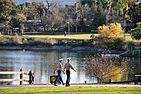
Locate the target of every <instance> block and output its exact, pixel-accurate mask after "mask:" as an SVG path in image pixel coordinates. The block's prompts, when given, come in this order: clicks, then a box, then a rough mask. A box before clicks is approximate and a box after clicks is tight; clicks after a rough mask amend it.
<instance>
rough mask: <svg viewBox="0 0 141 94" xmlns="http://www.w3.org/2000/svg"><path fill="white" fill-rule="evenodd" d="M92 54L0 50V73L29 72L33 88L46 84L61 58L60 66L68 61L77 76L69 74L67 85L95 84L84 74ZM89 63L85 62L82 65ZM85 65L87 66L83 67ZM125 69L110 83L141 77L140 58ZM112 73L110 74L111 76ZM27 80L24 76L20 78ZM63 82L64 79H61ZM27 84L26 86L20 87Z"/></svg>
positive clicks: (93, 78) (5, 76)
mask: <svg viewBox="0 0 141 94" xmlns="http://www.w3.org/2000/svg"><path fill="white" fill-rule="evenodd" d="M94 55H95V53H94V52H92V51H62V50H61V51H56V50H52V51H26V50H12V51H10V50H9V51H6V50H0V71H19V70H20V69H21V68H22V69H23V70H25V71H30V70H32V71H33V72H34V75H35V82H34V83H35V84H49V83H50V79H49V78H50V75H52V74H53V72H54V68H55V66H56V65H57V63H58V59H59V58H64V64H65V63H66V59H67V57H71V62H72V64H73V66H74V68H76V70H77V72H73V71H72V72H71V83H84V82H85V81H87V83H97V79H96V77H95V75H94V73H88V72H87V70H86V69H87V68H86V66H87V64H88V63H89V62H91V60H92V59H95V58H96V57H94ZM87 59H89V60H90V61H89V60H88V61H86V60H87ZM86 62H87V63H86ZM128 64H129V68H130V67H131V68H132V72H128V74H124V73H122V72H121V73H120V75H119V74H118V75H117V76H115V77H112V80H113V81H119V80H121V81H122V80H131V79H133V75H134V74H141V68H140V67H141V58H128ZM113 73H114V72H113ZM4 78H5V79H15V78H19V75H0V79H4ZM24 78H28V76H24ZM63 79H64V81H65V80H66V75H63ZM0 84H19V82H16V81H15V82H5V83H3V82H0ZM24 84H28V83H26V82H25V83H24Z"/></svg>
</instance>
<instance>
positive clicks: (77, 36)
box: [25, 34, 98, 39]
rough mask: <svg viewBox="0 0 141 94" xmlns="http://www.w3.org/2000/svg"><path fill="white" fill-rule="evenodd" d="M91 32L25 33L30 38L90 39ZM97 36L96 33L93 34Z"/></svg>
mask: <svg viewBox="0 0 141 94" xmlns="http://www.w3.org/2000/svg"><path fill="white" fill-rule="evenodd" d="M91 35H92V34H71V35H67V36H64V35H25V36H28V37H32V38H53V39H90V36H91ZM94 35H95V36H97V35H98V34H94Z"/></svg>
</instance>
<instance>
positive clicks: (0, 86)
mask: <svg viewBox="0 0 141 94" xmlns="http://www.w3.org/2000/svg"><path fill="white" fill-rule="evenodd" d="M58 86H59V87H64V86H62V85H58ZM58 86H57V87H58ZM71 86H76V87H77V86H90V87H141V85H128V84H124V85H123V84H93V85H92V84H91V85H87V84H83V85H81V84H80V85H79V84H72V85H71ZM34 87H42V88H43V87H44V88H45V87H56V86H53V85H36V84H35V85H0V88H34Z"/></svg>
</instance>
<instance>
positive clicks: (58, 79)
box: [54, 58, 64, 86]
mask: <svg viewBox="0 0 141 94" xmlns="http://www.w3.org/2000/svg"><path fill="white" fill-rule="evenodd" d="M62 61H63V58H61V59H59V64H58V66H57V68H56V70H55V71H57V78H56V80H55V82H54V86H57V83H58V82H59V81H60V82H61V83H62V85H64V82H63V79H62V75H61V72H63V66H62Z"/></svg>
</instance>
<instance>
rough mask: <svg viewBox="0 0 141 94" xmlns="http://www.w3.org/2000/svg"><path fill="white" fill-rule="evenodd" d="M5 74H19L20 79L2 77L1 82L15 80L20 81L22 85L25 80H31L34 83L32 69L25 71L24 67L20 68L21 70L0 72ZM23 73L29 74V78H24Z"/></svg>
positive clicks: (30, 82)
mask: <svg viewBox="0 0 141 94" xmlns="http://www.w3.org/2000/svg"><path fill="white" fill-rule="evenodd" d="M1 74H2V75H3V74H6V75H8V74H16V75H19V76H20V78H19V79H0V82H13V81H19V82H20V85H22V84H23V82H29V84H34V73H33V72H32V71H29V72H25V71H23V70H22V69H20V71H19V72H10V71H2V72H0V75H1ZM23 75H28V76H29V79H28V80H27V79H23Z"/></svg>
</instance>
